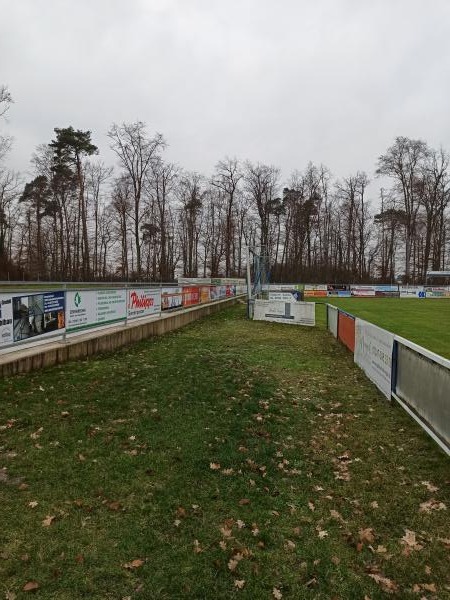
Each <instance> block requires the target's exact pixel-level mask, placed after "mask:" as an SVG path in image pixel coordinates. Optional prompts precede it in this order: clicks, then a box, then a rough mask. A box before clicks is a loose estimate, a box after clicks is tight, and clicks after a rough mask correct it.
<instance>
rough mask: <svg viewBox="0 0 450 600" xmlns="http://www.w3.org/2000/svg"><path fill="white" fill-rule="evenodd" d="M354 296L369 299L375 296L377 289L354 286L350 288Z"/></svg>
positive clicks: (367, 286)
mask: <svg viewBox="0 0 450 600" xmlns="http://www.w3.org/2000/svg"><path fill="white" fill-rule="evenodd" d="M350 289H351V294H352V296H360V297H363V298H369V297H371V296H375V287H374V286H373V285H352V286H350Z"/></svg>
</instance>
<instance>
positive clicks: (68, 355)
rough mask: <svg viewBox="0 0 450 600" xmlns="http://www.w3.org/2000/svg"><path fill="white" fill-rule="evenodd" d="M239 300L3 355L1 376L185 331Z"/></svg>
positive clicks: (170, 314) (133, 322)
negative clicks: (175, 331)
mask: <svg viewBox="0 0 450 600" xmlns="http://www.w3.org/2000/svg"><path fill="white" fill-rule="evenodd" d="M238 300H239V297H232V298H226V299H224V300H218V301H215V302H214V303H211V304H204V305H200V306H194V307H192V308H187V309H184V310H178V311H174V312H169V313H162V315H161V317H156V318H155V317H151V318H148V319H139V320H138V321H129V322H128V324H126V325H124V324H123V323H121V324H120V325H115V326H113V327H109V328H108V329H97V330H91V331H89V333H86V334H82V335H77V336H73V337H69V338H68V339H67V340H66V341H65V342H61V341H53V342H51V343H48V344H42V345H39V346H33V347H31V348H26V349H23V350H17V351H15V352H11V353H8V354H4V355H0V376H1V377H7V376H10V375H15V374H18V373H28V372H29V371H33V370H36V369H42V368H44V367H50V366H52V365H57V364H61V363H64V362H67V361H69V360H80V359H84V358H87V357H88V356H93V355H94V354H99V353H103V352H111V351H113V350H116V349H118V348H122V347H123V346H129V345H131V344H133V343H135V342H139V341H141V340H144V339H147V338H151V337H154V336H159V335H164V334H165V333H168V332H169V331H173V330H175V329H179V328H180V327H184V326H185V325H188V324H189V323H192V322H193V321H197V320H198V319H201V318H203V317H207V316H209V315H212V314H214V313H216V312H219V311H220V310H222V309H223V308H226V307H228V306H231V305H232V304H235V303H236V302H237V301H238Z"/></svg>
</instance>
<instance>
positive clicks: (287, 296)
mask: <svg viewBox="0 0 450 600" xmlns="http://www.w3.org/2000/svg"><path fill="white" fill-rule="evenodd" d="M269 300H281V301H282V302H297V301H298V300H300V292H269Z"/></svg>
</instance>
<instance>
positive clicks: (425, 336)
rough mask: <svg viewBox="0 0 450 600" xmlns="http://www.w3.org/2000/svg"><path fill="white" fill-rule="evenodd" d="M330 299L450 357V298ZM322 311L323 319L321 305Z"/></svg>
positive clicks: (320, 313)
mask: <svg viewBox="0 0 450 600" xmlns="http://www.w3.org/2000/svg"><path fill="white" fill-rule="evenodd" d="M327 301H328V302H329V303H330V304H334V305H335V306H339V308H342V309H343V310H345V311H347V312H349V313H350V314H352V315H355V316H357V317H361V318H362V319H366V320H367V321H370V322H371V323H374V324H375V325H379V326H380V327H383V328H384V329H388V330H389V331H393V332H394V333H397V334H398V335H401V336H403V337H405V338H407V339H409V340H411V341H412V342H416V344H420V345H421V346H424V347H425V348H428V349H429V350H432V351H433V352H436V353H437V354H440V355H441V356H445V357H447V358H450V298H449V299H447V298H442V299H439V298H438V299H436V298H428V299H419V298H417V300H416V299H412V298H328V300H327ZM318 311H320V312H319V318H322V319H323V312H324V311H323V309H322V308H321V307H320V306H318ZM322 311H323V312H322Z"/></svg>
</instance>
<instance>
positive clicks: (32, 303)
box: [1, 291, 65, 343]
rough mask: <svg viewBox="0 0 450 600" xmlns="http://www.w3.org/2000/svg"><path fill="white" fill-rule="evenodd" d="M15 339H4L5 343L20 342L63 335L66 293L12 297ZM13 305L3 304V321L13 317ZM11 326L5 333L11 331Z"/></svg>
mask: <svg viewBox="0 0 450 600" xmlns="http://www.w3.org/2000/svg"><path fill="white" fill-rule="evenodd" d="M11 300H12V318H13V339H12V340H11V339H10V337H9V335H5V337H2V342H3V343H8V342H7V338H8V337H9V342H11V341H14V342H19V341H22V340H27V339H29V338H34V337H36V336H42V335H45V334H49V333H53V334H54V333H63V331H64V328H65V312H64V309H65V299H64V292H62V291H61V292H42V293H40V294H23V295H20V296H12V298H11ZM10 311H11V305H10V304H9V303H7V304H6V305H5V304H3V303H2V311H1V312H2V317H1V321H2V322H3V320H4V319H5V317H3V314H5V315H6V320H7V321H8V320H9V319H10V318H11V317H10V316H9V315H10V314H11V312H10ZM8 327H9V325H6V329H4V326H3V325H2V329H4V331H6V332H7V331H9V329H8Z"/></svg>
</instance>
